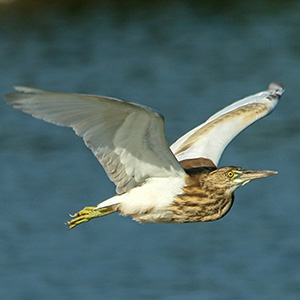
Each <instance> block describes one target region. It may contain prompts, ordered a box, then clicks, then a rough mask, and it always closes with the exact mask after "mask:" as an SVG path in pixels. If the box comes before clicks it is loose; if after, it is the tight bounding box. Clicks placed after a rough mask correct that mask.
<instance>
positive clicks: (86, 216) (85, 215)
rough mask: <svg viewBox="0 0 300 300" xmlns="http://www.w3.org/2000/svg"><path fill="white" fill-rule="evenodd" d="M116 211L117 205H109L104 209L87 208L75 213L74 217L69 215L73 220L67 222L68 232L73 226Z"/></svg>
mask: <svg viewBox="0 0 300 300" xmlns="http://www.w3.org/2000/svg"><path fill="white" fill-rule="evenodd" d="M117 210H118V206H117V205H109V206H106V207H101V208H97V207H96V206H87V207H85V208H84V209H82V210H81V211H79V212H78V213H75V214H74V215H70V217H72V218H73V219H71V220H70V221H68V222H67V223H66V225H68V226H69V229H68V230H71V229H72V228H74V227H75V226H77V225H79V224H81V223H84V222H88V221H90V220H92V219H95V218H100V217H103V216H106V215H109V214H112V213H114V212H116V211H117Z"/></svg>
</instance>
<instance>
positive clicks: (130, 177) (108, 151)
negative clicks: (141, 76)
mask: <svg viewBox="0 0 300 300" xmlns="http://www.w3.org/2000/svg"><path fill="white" fill-rule="evenodd" d="M14 88H15V89H16V91H17V92H19V93H10V94H7V95H6V100H7V102H8V104H11V105H13V107H15V108H17V109H20V110H22V111H24V112H25V113H28V114H31V115H32V116H34V117H36V118H38V119H43V120H45V121H47V122H50V123H54V124H56V125H60V126H68V127H72V128H73V129H74V131H75V132H76V134H77V135H79V136H81V137H82V138H83V140H84V142H85V144H86V145H87V147H88V148H90V149H91V150H92V152H93V153H94V155H95V156H96V157H97V158H98V160H99V162H100V163H101V164H102V166H103V167H104V169H105V171H106V173H107V175H108V177H109V178H110V180H112V181H113V182H114V183H115V185H116V192H117V193H119V194H121V193H124V192H128V191H129V190H130V189H132V188H133V187H135V186H137V185H140V184H142V183H143V182H144V181H145V180H146V179H147V178H149V177H171V176H177V175H180V176H182V175H183V172H184V171H183V169H182V167H181V166H180V164H179V163H178V161H177V160H176V158H175V157H174V155H173V154H172V152H171V151H170V149H169V147H168V144H167V141H166V137H165V131H164V119H163V116H162V115H160V114H159V113H157V112H155V111H153V110H151V109H149V108H147V107H144V106H141V105H137V104H133V103H130V102H126V101H122V100H118V99H113V98H107V97H100V96H93V95H80V94H69V93H57V92H52V91H46V90H40V89H35V88H30V87H22V86H16V87H14Z"/></svg>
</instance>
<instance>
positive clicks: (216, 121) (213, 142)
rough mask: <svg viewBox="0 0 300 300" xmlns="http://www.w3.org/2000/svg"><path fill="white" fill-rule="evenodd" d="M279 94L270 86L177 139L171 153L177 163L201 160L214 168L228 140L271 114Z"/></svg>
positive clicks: (282, 89) (274, 86)
mask: <svg viewBox="0 0 300 300" xmlns="http://www.w3.org/2000/svg"><path fill="white" fill-rule="evenodd" d="M283 92H284V88H283V86H281V85H279V84H276V83H271V84H270V85H269V87H268V90H266V91H263V92H261V93H258V94H255V95H252V96H249V97H246V98H244V99H242V100H239V101H237V102H234V103H233V104H231V105H229V106H227V107H225V108H224V109H222V110H220V111H219V112H217V113H216V114H214V115H213V116H212V117H210V118H209V119H208V120H207V121H206V122H205V123H203V124H201V125H199V126H197V127H196V128H194V129H192V130H191V131H189V132H188V133H186V134H185V135H184V136H182V137H181V138H179V139H178V140H177V141H176V142H175V143H174V144H173V145H172V146H171V147H170V148H171V150H172V152H173V153H174V155H175V156H176V158H177V160H178V161H183V160H187V159H195V158H199V157H202V158H206V159H210V160H212V161H213V163H214V164H215V165H217V164H218V162H219V159H220V157H221V155H222V153H223V151H224V149H225V148H226V146H227V145H228V144H229V143H230V142H231V140H232V139H233V138H234V137H235V136H236V135H238V134H239V133H240V132H241V131H243V130H244V129H245V128H246V127H248V126H249V125H251V124H252V123H254V122H255V121H257V120H259V119H261V118H262V117H264V116H266V115H268V114H269V113H271V112H272V111H273V109H274V108H275V107H276V104H277V103H278V100H279V98H280V96H281V95H282V94H283Z"/></svg>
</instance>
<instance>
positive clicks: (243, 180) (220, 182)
mask: <svg viewBox="0 0 300 300" xmlns="http://www.w3.org/2000/svg"><path fill="white" fill-rule="evenodd" d="M275 174H277V172H276V171H269V170H245V169H243V168H240V167H222V168H219V169H216V170H214V171H212V172H210V173H209V174H208V178H207V181H208V182H211V183H212V184H213V185H214V187H215V188H216V187H219V188H221V189H222V188H223V189H224V190H227V191H228V192H231V193H232V192H234V191H235V190H236V189H237V188H238V187H240V186H242V185H245V184H247V183H248V182H250V181H252V180H254V179H258V178H263V177H269V176H272V175H275Z"/></svg>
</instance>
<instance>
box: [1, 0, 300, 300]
mask: <svg viewBox="0 0 300 300" xmlns="http://www.w3.org/2000/svg"><path fill="white" fill-rule="evenodd" d="M20 2H22V3H21V4H18V3H17V4H14V5H3V4H0V55H1V60H0V71H1V73H0V74H1V75H0V76H1V80H0V94H1V95H3V94H4V93H6V92H9V91H11V89H10V87H9V86H10V85H11V84H22V85H30V86H35V87H40V88H46V89H52V90H58V91H65V92H80V93H92V94H101V95H107V96H112V97H118V98H121V99H126V100H129V101H133V102H138V103H142V104H145V105H148V106H150V107H154V108H156V109H158V110H159V111H161V112H162V113H163V114H164V116H165V117H166V132H167V136H168V140H169V142H170V143H171V142H173V141H174V140H175V139H176V138H178V137H179V136H181V135H182V134H184V133H185V132H186V131H188V130H189V129H191V128H192V127H194V126H196V125H198V124H199V123H201V122H203V121H204V120H205V119H206V118H207V117H209V116H210V115H211V114H212V113H214V112H215V111H217V110H219V109H220V108H222V107H224V106H226V105H228V104H230V103H231V102H232V101H234V100H237V99H239V98H241V97H243V96H247V95H249V94H252V93H255V92H258V91H260V90H263V89H265V88H266V87H267V85H268V84H269V82H271V81H281V82H283V83H284V84H285V86H286V88H287V90H286V93H285V95H284V97H283V98H282V101H281V103H280V104H279V106H278V107H277V109H276V110H275V112H274V113H273V114H272V115H270V116H269V117H267V118H265V119H264V120H262V121H260V122H259V123H257V124H255V125H254V126H252V127H251V128H250V129H247V130H246V131H245V132H243V133H242V134H241V135H240V136H239V137H238V138H237V139H235V140H234V141H233V142H232V143H231V144H230V146H229V148H228V149H227V150H226V152H225V153H224V156H223V158H222V160H221V165H240V166H243V167H245V168H253V169H259V168H261V169H271V170H272V169H275V170H278V171H279V174H278V175H277V176H274V177H271V178H268V179H264V180H259V181H256V182H253V183H251V184H249V185H247V186H245V187H243V188H241V189H239V190H238V191H237V193H236V199H237V200H236V202H235V205H234V207H233V209H232V211H231V212H230V213H229V214H228V215H227V216H226V217H225V218H224V219H222V220H220V221H217V222H214V223H196V224H182V225H176V224H175V225H174V224H168V225H162V224H145V225H140V224H138V223H135V222H133V221H132V220H131V219H130V218H123V217H120V216H118V215H111V216H108V217H105V218H103V219H98V220H95V221H92V222H90V223H88V224H84V225H82V226H79V227H78V228H76V229H75V230H72V231H70V232H68V231H67V230H66V227H65V225H64V222H65V221H66V220H67V219H68V213H74V212H76V211H78V210H80V209H81V208H83V207H84V206H86V205H95V204H97V203H99V202H100V201H102V200H104V199H106V198H108V197H111V196H112V195H113V194H114V186H113V184H112V183H111V182H110V181H109V180H108V179H107V177H106V175H105V173H104V171H103V170H102V168H101V166H100V165H99V164H98V162H97V160H96V159H95V158H94V157H93V155H92V154H91V153H90V151H89V150H88V149H87V148H86V147H85V146H84V144H83V142H82V141H81V139H80V138H78V137H76V136H75V134H74V133H73V132H72V130H71V129H66V128H59V127H56V126H54V125H49V124H46V123H44V122H42V121H38V120H35V119H33V118H32V117H30V116H28V115H25V114H23V113H21V112H19V111H16V110H13V109H12V108H11V107H9V106H7V105H5V103H4V101H1V103H0V122H1V123H0V124H1V126H0V188H1V193H0V298H1V299H300V218H299V214H300V197H299V193H300V188H299V179H300V171H299V170H300V166H299V160H300V151H299V147H300V118H299V116H300V99H299V87H300V81H299V79H300V36H299V32H300V26H299V25H300V5H299V2H298V1H252V2H251V1H219V2H218V1H211V2H209V4H208V3H206V2H205V1H165V2H164V1H160V2H159V1H152V2H150V1H136V2H134V1H133V2H128V3H129V4H127V2H126V1H123V2H122V1H104V2H101V1H86V2H84V1H82V2H80V1H77V2H76V3H77V4H76V5H75V4H74V3H75V1H65V2H64V1H61V3H60V2H59V1H54V2H51V1H48V4H43V1H39V4H37V1H31V2H29V1H20ZM51 3H52V4H51ZM62 3H64V4H62Z"/></svg>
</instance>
